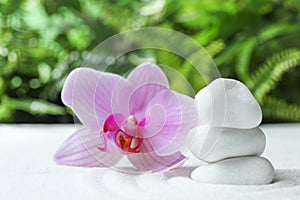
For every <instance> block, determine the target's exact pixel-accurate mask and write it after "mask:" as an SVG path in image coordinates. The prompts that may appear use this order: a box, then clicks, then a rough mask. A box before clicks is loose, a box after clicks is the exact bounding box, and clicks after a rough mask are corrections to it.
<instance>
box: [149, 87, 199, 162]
mask: <svg viewBox="0 0 300 200" xmlns="http://www.w3.org/2000/svg"><path fill="white" fill-rule="evenodd" d="M174 93H175V95H176V96H177V98H178V100H179V102H180V106H181V111H180V112H181V113H180V115H181V121H180V122H179V121H178V122H179V123H180V129H179V130H178V132H177V134H176V137H175V138H174V140H173V141H172V143H170V144H169V145H164V148H156V149H155V152H156V153H157V154H158V155H160V156H164V155H169V154H173V153H175V152H177V151H178V150H182V151H185V150H186V149H187V148H188V146H189V145H190V144H187V135H188V133H189V132H190V130H191V129H193V128H194V127H196V126H198V125H201V124H202V123H201V121H200V119H199V117H198V115H197V112H196V110H195V107H194V104H193V102H194V101H193V99H192V98H191V97H189V96H186V95H183V94H179V93H177V92H174ZM160 141H161V139H159V138H158V137H157V138H151V143H152V145H153V146H154V148H155V147H156V146H161V145H160V144H159V143H160ZM157 143H158V144H157Z"/></svg>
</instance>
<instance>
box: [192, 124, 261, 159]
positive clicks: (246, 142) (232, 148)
mask: <svg viewBox="0 0 300 200" xmlns="http://www.w3.org/2000/svg"><path fill="white" fill-rule="evenodd" d="M188 140H189V144H190V151H191V152H192V153H193V154H194V155H195V156H196V157H197V158H199V159H200V160H203V161H205V162H216V161H219V160H223V159H226V158H232V157H240V156H252V155H257V156H259V155H261V154H262V153H263V152H264V150H265V146H266V137H265V134H264V132H263V131H262V130H261V129H260V128H258V127H257V128H253V129H233V128H217V127H210V126H199V127H197V128H195V129H193V130H192V131H191V134H190V135H189V138H188Z"/></svg>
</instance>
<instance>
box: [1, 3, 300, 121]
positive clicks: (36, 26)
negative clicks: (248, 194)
mask: <svg viewBox="0 0 300 200" xmlns="http://www.w3.org/2000/svg"><path fill="white" fill-rule="evenodd" d="M148 26H153V27H164V28H170V29H173V30H177V31H180V32H182V33H185V34H187V35H189V36H190V37H192V38H194V39H195V40H196V41H197V42H198V43H199V44H201V45H202V46H204V47H205V48H206V50H207V51H208V53H209V54H210V55H211V56H212V57H213V59H214V61H215V63H216V64H217V65H218V68H219V70H220V72H221V73H222V76H223V77H230V78H236V79H239V80H241V81H242V82H244V83H245V84H246V85H247V86H248V87H249V88H250V89H251V91H252V92H253V94H254V95H255V97H256V98H257V100H258V101H259V103H260V105H261V106H262V109H263V114H264V122H295V121H298V122H299V121H300V91H299V86H300V69H299V68H297V67H298V66H299V65H300V39H299V36H300V1H299V0H267V1H264V0H227V1H224V0H199V1H197V0H184V1H181V0H166V1H165V0H139V1H137V0H0V122H1V123H67V122H72V117H71V115H70V110H68V109H67V108H65V107H64V106H63V104H62V102H61V100H60V91H61V89H62V86H63V83H64V80H65V78H66V76H67V75H68V73H69V72H70V71H71V70H72V69H74V68H76V67H79V66H80V64H81V62H82V60H83V58H84V57H85V55H86V54H87V53H88V52H89V51H90V50H92V49H93V48H94V47H95V46H96V45H97V44H99V43H100V42H101V41H103V40H105V39H106V38H108V37H109V36H112V35H114V34H116V33H118V32H120V31H124V30H130V29H133V28H140V27H148ZM149 59H150V60H153V61H154V62H158V63H164V64H165V65H168V66H172V67H174V68H175V69H176V70H178V71H180V72H181V73H182V74H183V75H184V76H185V77H186V78H187V79H188V80H189V81H190V83H191V84H192V86H193V87H194V89H195V91H198V90H199V89H201V88H202V87H204V86H205V84H204V83H203V81H199V77H196V76H195V75H193V74H194V73H193V69H192V68H191V66H189V64H188V63H186V62H185V61H184V60H182V59H180V58H178V56H176V55H173V54H171V53H168V52H165V51H155V52H151V51H145V52H139V51H137V52H134V53H131V54H129V55H126V56H124V57H122V59H119V60H118V62H115V63H114V67H112V68H111V69H112V70H114V69H115V71H117V72H120V73H121V71H120V70H116V69H119V68H118V67H120V66H122V67H123V68H122V69H123V71H126V70H127V69H129V68H131V67H133V66H135V65H136V64H137V63H140V62H141V61H142V60H149ZM124 66H125V67H124Z"/></svg>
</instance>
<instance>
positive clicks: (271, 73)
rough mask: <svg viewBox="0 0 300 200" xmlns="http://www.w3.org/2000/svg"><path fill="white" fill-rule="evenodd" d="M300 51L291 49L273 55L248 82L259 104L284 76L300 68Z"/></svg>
mask: <svg viewBox="0 0 300 200" xmlns="http://www.w3.org/2000/svg"><path fill="white" fill-rule="evenodd" d="M299 64H300V51H299V50H298V49H290V50H285V51H283V52H280V53H278V54H275V55H273V56H272V57H271V58H270V59H267V61H266V62H265V64H263V65H262V66H261V67H260V68H259V69H258V70H257V71H256V72H255V73H254V74H253V75H251V76H250V80H249V81H248V82H247V83H248V87H249V88H250V89H251V90H252V91H253V93H254V96H255V97H256V99H257V100H258V101H259V102H262V101H263V97H264V96H265V95H266V94H267V93H268V92H269V91H271V90H272V89H273V88H274V87H275V86H276V84H277V83H278V82H279V80H280V79H281V77H282V75H283V74H284V73H285V72H287V71H289V70H290V69H292V68H294V67H297V66H299Z"/></svg>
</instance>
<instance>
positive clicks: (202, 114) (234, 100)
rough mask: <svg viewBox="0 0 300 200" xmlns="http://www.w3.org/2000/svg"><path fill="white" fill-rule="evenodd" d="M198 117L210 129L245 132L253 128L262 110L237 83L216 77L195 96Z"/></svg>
mask: <svg viewBox="0 0 300 200" xmlns="http://www.w3.org/2000/svg"><path fill="white" fill-rule="evenodd" d="M195 104H196V108H197V112H198V114H199V118H200V119H201V120H202V121H203V122H204V124H210V125H211V126H214V127H228V128H240V129H249V128H254V127H257V126H258V125H259V124H260V123H261V120H262V111H261V108H260V106H259V104H258V103H257V101H256V100H255V98H254V97H253V95H252V94H251V92H250V91H249V89H248V88H247V87H246V86H245V85H244V84H243V83H241V82H239V81H236V80H233V79H223V78H219V79H216V80H214V81H213V82H211V83H210V84H209V85H208V86H206V87H205V88H203V89H202V90H200V91H199V92H198V93H197V94H196V97H195Z"/></svg>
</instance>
